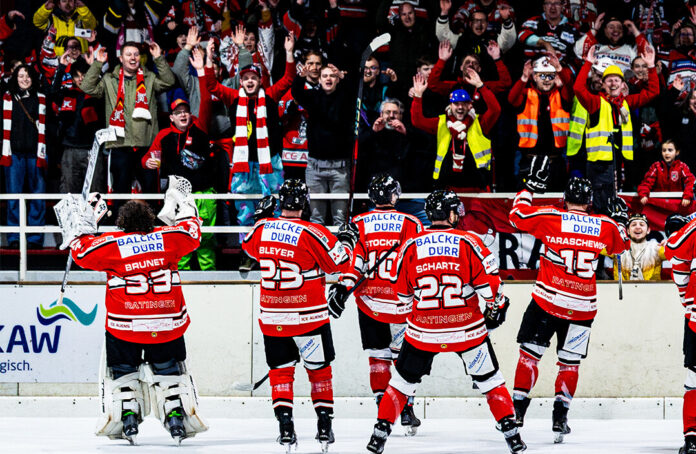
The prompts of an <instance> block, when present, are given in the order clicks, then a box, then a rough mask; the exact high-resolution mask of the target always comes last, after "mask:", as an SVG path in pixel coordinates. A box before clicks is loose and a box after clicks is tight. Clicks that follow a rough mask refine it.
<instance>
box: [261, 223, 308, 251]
mask: <svg viewBox="0 0 696 454" xmlns="http://www.w3.org/2000/svg"><path fill="white" fill-rule="evenodd" d="M301 233H302V226H301V225H299V224H295V223H293V222H288V221H283V220H274V221H266V224H265V225H264V226H263V232H261V241H275V242H277V243H285V244H291V245H293V246H297V243H298V241H300V234H301Z"/></svg>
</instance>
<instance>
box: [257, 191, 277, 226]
mask: <svg viewBox="0 0 696 454" xmlns="http://www.w3.org/2000/svg"><path fill="white" fill-rule="evenodd" d="M275 209H276V199H275V197H273V196H272V195H267V196H266V197H264V198H263V199H261V200H259V203H257V204H256V209H255V210H254V223H256V222H259V221H260V220H261V219H266V218H271V217H273V215H274V214H275Z"/></svg>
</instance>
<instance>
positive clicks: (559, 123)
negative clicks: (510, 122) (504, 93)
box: [517, 88, 570, 148]
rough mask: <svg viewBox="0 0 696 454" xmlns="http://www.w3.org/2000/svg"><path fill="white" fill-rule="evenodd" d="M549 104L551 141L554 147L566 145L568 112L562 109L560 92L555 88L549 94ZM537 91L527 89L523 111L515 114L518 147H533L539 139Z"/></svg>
mask: <svg viewBox="0 0 696 454" xmlns="http://www.w3.org/2000/svg"><path fill="white" fill-rule="evenodd" d="M549 105H550V106H551V129H552V130H553V142H554V143H555V144H556V148H563V147H565V146H566V141H567V140H568V130H569V128H570V114H569V113H568V112H566V111H565V110H563V106H562V105H561V94H560V93H559V91H558V90H557V89H556V90H554V91H553V92H551V94H550V95H549ZM538 121H539V93H538V92H537V91H536V90H535V89H533V88H528V89H527V104H525V106H524V111H523V112H522V113H521V114H519V115H517V132H518V134H519V135H520V143H519V146H520V148H534V147H535V146H536V144H537V140H538V139H539V127H538Z"/></svg>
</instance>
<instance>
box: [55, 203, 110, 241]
mask: <svg viewBox="0 0 696 454" xmlns="http://www.w3.org/2000/svg"><path fill="white" fill-rule="evenodd" d="M102 202H103V201H102ZM105 205H106V204H105ZM53 210H54V211H55V212H56V218H57V219H58V225H59V226H60V228H61V230H62V234H63V243H62V244H61V245H60V249H65V248H67V247H68V246H69V245H70V243H71V242H72V240H74V239H75V238H77V237H80V236H82V235H93V234H95V233H97V218H96V217H95V210H94V208H93V207H92V205H91V204H90V203H89V202H87V201H86V200H84V199H83V198H82V197H73V196H72V195H70V194H68V195H67V197H65V198H63V199H62V200H61V201H60V202H58V203H57V204H56V206H55V207H53ZM102 216H103V213H102Z"/></svg>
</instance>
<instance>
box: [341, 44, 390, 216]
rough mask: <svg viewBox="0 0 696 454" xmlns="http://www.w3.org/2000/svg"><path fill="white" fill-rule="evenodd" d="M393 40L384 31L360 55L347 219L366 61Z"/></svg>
mask: <svg viewBox="0 0 696 454" xmlns="http://www.w3.org/2000/svg"><path fill="white" fill-rule="evenodd" d="M390 40H391V35H390V34H389V33H384V34H382V35H379V36H378V37H376V38H375V39H373V40H372V42H370V45H369V46H367V48H366V49H365V50H364V51H363V53H362V56H361V57H360V70H359V73H358V75H359V77H360V81H359V83H358V100H357V102H356V107H355V131H354V133H353V134H354V136H355V142H354V143H353V162H352V163H351V168H350V192H349V194H348V211H347V212H346V220H347V221H348V220H350V213H352V212H353V196H354V194H355V178H356V174H355V173H356V170H357V168H358V130H359V129H360V110H362V95H363V74H364V72H365V63H366V62H367V59H368V58H370V55H372V54H374V53H375V51H376V50H377V49H379V48H380V47H382V46H384V45H386V44H389V41H390Z"/></svg>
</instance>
